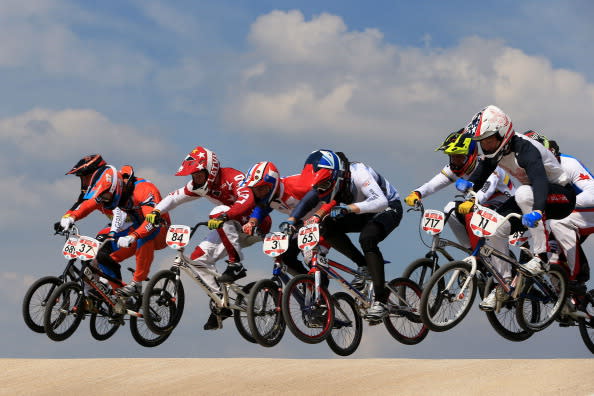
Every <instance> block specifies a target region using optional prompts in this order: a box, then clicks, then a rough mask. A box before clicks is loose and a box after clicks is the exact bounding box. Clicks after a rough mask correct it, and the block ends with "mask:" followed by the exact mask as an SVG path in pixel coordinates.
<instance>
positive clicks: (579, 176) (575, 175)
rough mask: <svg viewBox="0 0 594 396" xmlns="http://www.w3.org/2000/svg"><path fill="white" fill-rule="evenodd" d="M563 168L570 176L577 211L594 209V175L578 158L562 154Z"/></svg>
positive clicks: (560, 158) (560, 160) (560, 159)
mask: <svg viewBox="0 0 594 396" xmlns="http://www.w3.org/2000/svg"><path fill="white" fill-rule="evenodd" d="M559 162H560V163H561V167H562V168H563V170H564V171H565V172H566V173H567V175H568V176H569V179H570V180H571V185H572V186H573V188H574V190H575V192H576V194H577V196H576V204H575V208H576V210H579V209H594V177H593V176H592V173H590V171H589V170H588V169H587V168H586V167H585V166H584V165H583V164H582V163H581V162H580V161H578V160H577V159H576V158H574V157H572V156H570V155H567V154H561V155H560V157H559Z"/></svg>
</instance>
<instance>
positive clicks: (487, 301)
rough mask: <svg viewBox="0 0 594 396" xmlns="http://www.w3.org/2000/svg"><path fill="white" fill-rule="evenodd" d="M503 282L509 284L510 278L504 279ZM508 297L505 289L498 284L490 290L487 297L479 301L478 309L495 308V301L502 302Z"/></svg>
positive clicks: (488, 309)
mask: <svg viewBox="0 0 594 396" xmlns="http://www.w3.org/2000/svg"><path fill="white" fill-rule="evenodd" d="M505 283H506V284H507V285H509V284H510V283H511V279H507V278H506V279H505ZM507 299H509V295H508V294H507V293H506V292H505V289H504V288H503V287H501V286H500V285H497V286H495V287H494V288H493V290H491V293H489V295H488V296H487V297H485V298H484V299H483V301H481V303H480V304H479V309H480V310H481V311H485V312H486V311H492V310H494V309H495V305H496V304H497V301H500V302H504V301H506V300H507Z"/></svg>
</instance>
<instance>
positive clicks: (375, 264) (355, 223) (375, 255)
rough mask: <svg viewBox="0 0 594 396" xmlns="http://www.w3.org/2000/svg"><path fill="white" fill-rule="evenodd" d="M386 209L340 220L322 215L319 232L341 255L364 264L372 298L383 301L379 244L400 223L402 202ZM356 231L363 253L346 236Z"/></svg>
mask: <svg viewBox="0 0 594 396" xmlns="http://www.w3.org/2000/svg"><path fill="white" fill-rule="evenodd" d="M390 206H391V207H390V208H389V209H388V210H385V211H383V212H380V213H364V214H355V213H350V214H348V215H346V216H344V217H342V218H340V219H332V218H326V220H324V221H323V223H322V227H321V233H322V235H323V236H324V238H325V239H326V241H327V242H328V243H329V244H330V246H332V247H333V248H334V249H336V250H337V251H339V252H340V253H342V254H344V255H345V256H346V257H348V258H349V259H351V260H352V261H353V262H354V263H356V264H357V265H358V266H360V267H367V268H368V269H369V273H370V275H371V277H372V279H373V288H374V290H375V298H376V300H378V301H381V302H384V303H385V302H386V300H387V298H388V292H387V290H386V288H385V283H386V277H385V273H384V258H383V256H382V253H381V251H380V249H379V246H378V245H379V243H380V242H381V241H383V240H384V239H386V237H387V236H388V235H389V234H390V233H391V232H392V231H393V230H394V229H395V228H396V227H398V225H399V224H400V220H402V204H401V203H400V201H396V202H393V203H392V204H391V205H390ZM351 232H358V233H359V244H360V245H361V249H362V250H363V253H361V251H360V250H359V249H357V247H355V245H354V244H353V242H352V241H351V239H350V238H349V237H348V236H347V233H351Z"/></svg>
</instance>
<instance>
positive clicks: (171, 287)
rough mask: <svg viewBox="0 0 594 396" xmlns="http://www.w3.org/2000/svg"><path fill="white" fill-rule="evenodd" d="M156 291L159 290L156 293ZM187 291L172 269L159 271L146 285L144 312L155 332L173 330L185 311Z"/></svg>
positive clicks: (160, 332)
mask: <svg viewBox="0 0 594 396" xmlns="http://www.w3.org/2000/svg"><path fill="white" fill-rule="evenodd" d="M155 291H158V293H156V292H155ZM184 304H185V292H184V286H183V284H182V282H181V279H180V280H177V279H176V274H175V273H174V272H173V271H170V270H162V271H159V272H157V273H156V274H155V275H154V276H153V277H152V278H151V280H150V281H149V282H148V284H147V285H146V289H145V290H144V294H143V299H142V312H143V315H144V322H145V323H146V326H147V327H148V328H149V329H150V330H151V331H152V332H153V333H155V334H159V335H164V334H167V333H170V332H171V331H173V329H174V328H175V326H177V324H178V323H179V321H180V319H181V316H182V313H183V311H184Z"/></svg>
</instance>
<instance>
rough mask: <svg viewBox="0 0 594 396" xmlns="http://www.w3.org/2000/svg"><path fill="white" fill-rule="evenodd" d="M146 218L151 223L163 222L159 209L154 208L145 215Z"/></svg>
mask: <svg viewBox="0 0 594 396" xmlns="http://www.w3.org/2000/svg"><path fill="white" fill-rule="evenodd" d="M144 219H145V220H146V221H147V222H148V223H150V224H157V225H158V224H160V223H161V220H162V218H161V212H160V211H159V210H157V209H155V210H153V211H152V212H151V213H149V214H147V215H146V216H144Z"/></svg>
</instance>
